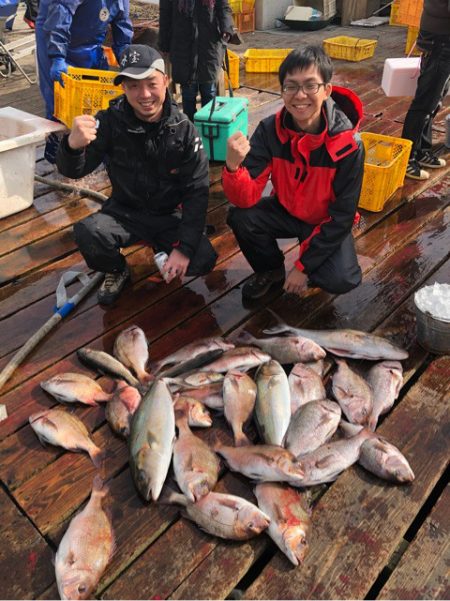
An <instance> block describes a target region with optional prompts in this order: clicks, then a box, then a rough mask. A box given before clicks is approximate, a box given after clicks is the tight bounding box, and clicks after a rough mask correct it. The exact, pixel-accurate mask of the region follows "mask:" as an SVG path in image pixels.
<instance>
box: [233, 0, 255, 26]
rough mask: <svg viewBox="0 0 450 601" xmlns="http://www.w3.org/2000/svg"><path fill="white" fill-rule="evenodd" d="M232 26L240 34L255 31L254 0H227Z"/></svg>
mask: <svg viewBox="0 0 450 601" xmlns="http://www.w3.org/2000/svg"><path fill="white" fill-rule="evenodd" d="M229 2H230V6H231V10H232V12H233V19H234V25H235V26H236V27H237V28H238V31H239V32H240V33H249V32H251V31H255V0H229Z"/></svg>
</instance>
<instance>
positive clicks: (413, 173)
mask: <svg viewBox="0 0 450 601" xmlns="http://www.w3.org/2000/svg"><path fill="white" fill-rule="evenodd" d="M406 177H409V178H411V179H420V180H424V179H428V178H429V177H430V174H429V173H428V171H425V169H421V168H420V165H419V163H418V161H416V160H415V159H411V160H410V161H409V163H408V166H407V167H406Z"/></svg>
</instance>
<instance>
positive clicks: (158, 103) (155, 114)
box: [122, 71, 168, 122]
mask: <svg viewBox="0 0 450 601" xmlns="http://www.w3.org/2000/svg"><path fill="white" fill-rule="evenodd" d="M167 83H168V77H167V75H164V74H163V73H161V72H160V71H155V72H154V73H152V75H150V77H147V78H146V79H131V78H130V77H127V78H125V79H124V80H123V83H122V88H123V91H124V92H125V96H126V97H127V100H128V102H129V103H130V105H131V106H132V107H133V110H134V112H135V114H136V117H137V118H138V119H141V120H142V121H147V122H152V121H159V119H160V118H161V116H162V111H163V104H164V100H165V98H166V90H167Z"/></svg>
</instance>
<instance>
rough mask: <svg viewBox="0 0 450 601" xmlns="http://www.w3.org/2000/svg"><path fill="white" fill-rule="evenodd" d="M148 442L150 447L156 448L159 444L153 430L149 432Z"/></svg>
mask: <svg viewBox="0 0 450 601" xmlns="http://www.w3.org/2000/svg"><path fill="white" fill-rule="evenodd" d="M147 442H148V446H149V447H150V449H155V447H157V446H158V440H157V439H156V438H155V436H153V434H152V433H151V432H147Z"/></svg>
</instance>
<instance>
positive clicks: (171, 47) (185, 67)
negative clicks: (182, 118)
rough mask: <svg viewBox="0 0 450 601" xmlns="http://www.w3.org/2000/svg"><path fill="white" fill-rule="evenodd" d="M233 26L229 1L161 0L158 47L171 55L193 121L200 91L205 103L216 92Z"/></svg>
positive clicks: (187, 113) (186, 109)
mask: <svg viewBox="0 0 450 601" xmlns="http://www.w3.org/2000/svg"><path fill="white" fill-rule="evenodd" d="M233 26H234V24H233V17H232V12H231V8H230V6H229V4H228V0H160V3H159V44H158V47H159V49H160V50H161V52H163V53H164V54H168V55H169V57H170V62H171V65H172V79H173V81H174V82H176V83H179V84H181V96H182V102H183V111H184V113H185V114H186V115H187V116H188V117H189V119H190V120H191V121H193V120H194V114H195V112H196V106H197V94H198V92H200V97H201V105H202V106H204V105H205V104H207V103H208V102H209V101H210V100H212V98H213V96H214V95H215V93H216V81H217V78H218V73H219V69H220V68H221V66H222V62H223V58H224V51H225V48H226V43H227V42H228V41H229V39H230V38H231V36H232V34H233Z"/></svg>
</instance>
